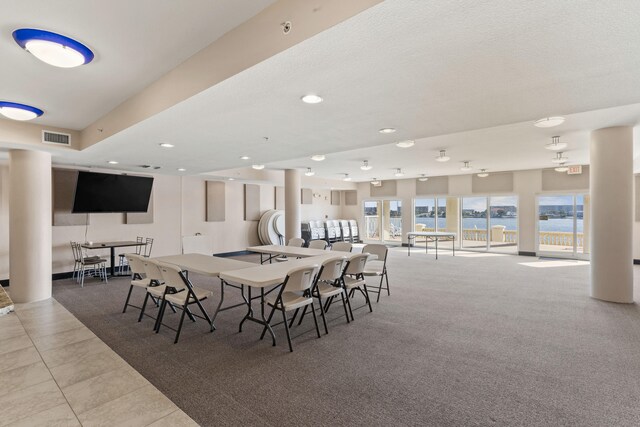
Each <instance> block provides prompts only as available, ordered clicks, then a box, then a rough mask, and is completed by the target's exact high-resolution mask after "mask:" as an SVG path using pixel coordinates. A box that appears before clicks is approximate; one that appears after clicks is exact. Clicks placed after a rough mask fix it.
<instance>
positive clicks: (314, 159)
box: [311, 154, 326, 162]
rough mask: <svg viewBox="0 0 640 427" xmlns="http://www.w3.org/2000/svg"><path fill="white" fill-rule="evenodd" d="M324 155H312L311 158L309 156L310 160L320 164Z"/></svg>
mask: <svg viewBox="0 0 640 427" xmlns="http://www.w3.org/2000/svg"><path fill="white" fill-rule="evenodd" d="M325 158H326V157H325V155H324V154H314V155H313V156H311V160H313V161H316V162H321V161H323V160H324V159H325Z"/></svg>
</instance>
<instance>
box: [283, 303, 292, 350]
mask: <svg viewBox="0 0 640 427" xmlns="http://www.w3.org/2000/svg"><path fill="white" fill-rule="evenodd" d="M282 318H283V319H284V330H285V331H287V341H288V342H289V351H291V352H293V346H292V345H291V334H290V333H289V322H288V321H287V312H286V311H284V310H282Z"/></svg>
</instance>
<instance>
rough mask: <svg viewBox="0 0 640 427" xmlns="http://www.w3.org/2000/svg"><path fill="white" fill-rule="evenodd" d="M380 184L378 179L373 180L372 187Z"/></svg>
mask: <svg viewBox="0 0 640 427" xmlns="http://www.w3.org/2000/svg"><path fill="white" fill-rule="evenodd" d="M379 184H380V181H379V180H378V178H373V179H372V180H371V185H379Z"/></svg>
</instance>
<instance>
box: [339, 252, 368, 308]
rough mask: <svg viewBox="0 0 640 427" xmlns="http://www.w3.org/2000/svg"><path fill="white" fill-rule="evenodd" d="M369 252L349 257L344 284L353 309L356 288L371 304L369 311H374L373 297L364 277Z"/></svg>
mask: <svg viewBox="0 0 640 427" xmlns="http://www.w3.org/2000/svg"><path fill="white" fill-rule="evenodd" d="M368 257H369V254H368V253H362V254H356V255H353V256H352V257H351V258H349V261H348V263H347V266H346V267H345V269H344V274H343V276H342V284H343V286H344V289H345V291H346V294H347V304H348V305H349V310H350V311H351V298H352V297H353V295H354V293H355V291H356V290H358V291H360V293H362V295H363V296H364V298H365V302H366V303H367V304H368V305H369V311H370V312H372V311H373V308H372V307H371V299H370V298H369V292H368V291H367V282H366V281H365V279H364V274H363V272H364V269H365V265H366V264H367V258H368ZM351 320H353V311H351Z"/></svg>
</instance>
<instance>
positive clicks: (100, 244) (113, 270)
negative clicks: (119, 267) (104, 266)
mask: <svg viewBox="0 0 640 427" xmlns="http://www.w3.org/2000/svg"><path fill="white" fill-rule="evenodd" d="M146 245H147V244H146V243H145V242H135V241H133V240H124V241H121V242H91V243H84V244H82V245H80V246H82V247H83V248H85V249H107V248H109V249H110V250H111V254H110V255H111V257H110V260H111V267H110V273H111V275H112V276H115V275H116V265H115V257H116V253H115V250H116V248H126V247H130V246H146Z"/></svg>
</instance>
